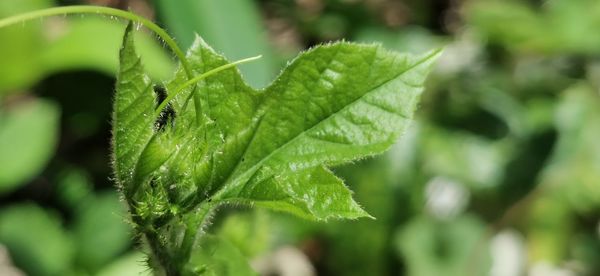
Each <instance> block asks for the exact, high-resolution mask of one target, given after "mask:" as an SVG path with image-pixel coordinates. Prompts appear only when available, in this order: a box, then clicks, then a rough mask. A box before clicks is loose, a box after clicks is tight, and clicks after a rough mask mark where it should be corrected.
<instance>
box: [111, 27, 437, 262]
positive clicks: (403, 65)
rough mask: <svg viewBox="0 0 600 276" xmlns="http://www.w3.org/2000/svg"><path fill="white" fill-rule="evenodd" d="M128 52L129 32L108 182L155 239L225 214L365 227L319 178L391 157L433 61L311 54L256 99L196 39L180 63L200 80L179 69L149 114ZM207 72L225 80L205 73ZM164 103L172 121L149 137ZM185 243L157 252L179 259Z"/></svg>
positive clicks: (145, 82) (148, 96)
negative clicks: (252, 212)
mask: <svg viewBox="0 0 600 276" xmlns="http://www.w3.org/2000/svg"><path fill="white" fill-rule="evenodd" d="M134 48H135V47H134V41H133V36H132V35H131V25H130V26H129V27H128V28H127V31H126V34H125V37H124V41H123V48H122V49H121V54H120V60H121V69H120V72H119V75H118V82H117V92H116V97H115V111H114V117H113V128H114V129H113V135H114V140H113V147H114V168H115V176H116V179H117V181H118V183H119V185H120V187H121V188H122V190H123V191H124V192H125V195H126V198H127V199H128V201H129V202H130V205H131V206H132V210H131V211H132V214H133V216H134V220H135V222H136V223H137V224H139V226H140V227H142V230H144V229H145V230H149V229H151V231H157V232H158V235H159V236H162V237H164V239H169V237H174V236H177V235H184V236H185V235H187V234H188V233H189V232H190V230H189V228H193V227H195V228H198V227H202V226H203V225H205V224H207V222H206V221H207V220H208V217H210V213H211V212H212V210H214V209H215V208H216V207H218V206H221V205H228V204H229V205H250V206H251V205H256V206H262V207H266V208H270V209H273V210H278V211H284V212H289V213H292V214H295V215H298V216H302V217H305V218H309V219H314V220H327V219H331V218H350V219H355V218H360V217H369V215H368V214H367V212H365V211H364V210H363V209H361V207H360V206H359V204H358V203H356V202H355V201H354V200H353V199H352V192H351V191H350V190H349V189H348V188H347V187H346V186H345V185H344V183H343V181H342V180H341V179H339V178H337V177H336V176H335V175H333V173H332V172H331V171H330V170H329V169H327V167H329V166H335V165H339V164H343V163H347V162H350V161H352V160H357V159H360V158H365V157H368V156H372V155H375V154H379V153H382V152H383V151H385V150H386V149H387V148H388V147H390V146H391V145H392V144H393V143H394V142H395V141H396V140H397V139H398V137H399V136H400V135H401V133H402V132H403V131H404V130H405V129H406V127H407V125H408V124H409V122H410V120H411V118H412V116H413V113H414V111H415V108H416V105H417V102H418V99H419V96H420V94H421V93H422V91H423V83H424V81H425V78H426V76H427V73H428V72H429V70H430V68H431V65H432V63H433V62H434V60H435V59H436V58H437V57H438V56H439V54H440V51H439V50H437V51H432V52H430V53H427V54H425V55H422V56H412V55H407V54H399V53H394V52H390V51H387V50H384V49H383V48H382V47H381V46H379V45H364V44H353V43H347V42H337V43H332V44H327V45H321V46H318V47H315V48H312V49H310V50H308V51H306V52H304V53H302V54H300V55H299V56H298V57H297V58H296V59H295V60H293V61H292V62H291V63H290V64H289V65H288V66H287V67H286V68H285V69H284V70H283V71H282V73H281V74H280V75H279V77H278V78H277V79H276V80H275V81H274V82H273V83H272V84H271V85H269V86H268V87H267V88H265V89H262V90H255V89H253V88H251V87H250V86H248V85H247V84H246V83H245V82H244V81H243V79H242V77H241V76H240V73H239V71H238V70H237V69H235V68H228V67H233V66H232V65H229V64H230V63H229V62H228V61H227V60H226V59H225V58H224V57H223V56H221V55H219V54H217V53H216V52H215V51H214V50H213V49H211V48H210V47H209V46H208V45H206V43H204V41H203V40H202V39H200V38H197V39H196V42H195V43H194V44H193V46H192V47H191V49H190V50H189V52H188V54H187V60H188V63H189V64H190V66H191V69H192V71H193V73H194V75H196V76H204V77H201V78H200V77H199V78H196V79H194V80H195V83H194V85H190V84H189V83H186V82H188V79H187V77H186V74H185V72H184V71H183V70H182V69H180V70H179V71H178V72H177V74H176V76H175V77H174V79H173V80H171V81H169V82H167V83H165V84H164V85H165V87H166V92H167V94H168V95H169V96H168V98H167V101H165V102H163V104H161V105H160V106H157V104H156V102H157V101H156V94H155V93H154V92H153V86H154V85H155V84H153V83H151V81H150V78H149V77H148V76H147V75H146V74H145V73H144V68H143V65H142V62H141V60H140V58H139V57H138V56H137V54H136V52H135V49H134ZM216 68H225V69H224V70H220V71H219V72H217V73H214V74H210V75H208V74H207V72H214V70H215V69H216ZM203 74H207V75H203ZM196 81H197V82H196ZM167 102H168V106H169V108H172V110H173V112H174V114H176V116H173V117H172V118H174V119H173V122H172V123H169V124H165V125H162V127H163V128H164V129H161V131H157V129H156V128H155V122H156V120H157V117H158V116H160V112H161V111H162V110H163V108H164V107H165V106H166V105H167ZM188 103H189V104H188ZM155 109H156V110H155ZM157 115H158V116H157ZM198 213H200V214H201V215H198ZM165 225H168V226H169V227H165ZM192 231H193V232H194V234H193V235H195V231H196V229H192ZM143 232H144V231H143ZM181 232H185V234H181ZM178 233H179V234H178ZM185 239H186V238H185V237H184V238H183V240H185ZM185 243H186V242H185V241H179V244H177V243H176V245H175V246H174V245H169V246H170V247H174V248H167V249H165V251H166V252H163V253H164V254H166V255H167V256H170V254H171V255H177V254H181V251H182V250H183V251H185V250H187V249H185V247H186V246H188V245H186V244H185ZM164 246H165V247H168V246H166V245H164ZM182 248H183V249H182ZM184 254H187V253H184ZM186 256H188V257H189V254H187V255H186ZM167 269H168V268H167ZM174 269H176V268H174Z"/></svg>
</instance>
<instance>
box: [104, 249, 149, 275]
mask: <svg viewBox="0 0 600 276" xmlns="http://www.w3.org/2000/svg"><path fill="white" fill-rule="evenodd" d="M146 259H147V256H145V255H144V254H142V253H141V252H138V251H134V252H132V253H129V254H127V255H125V256H123V257H121V258H119V259H117V260H116V261H114V262H112V263H111V264H109V265H107V266H105V267H104V268H103V269H102V270H101V271H100V272H98V274H96V275H98V276H114V275H120V276H140V275H144V276H145V275H152V274H151V273H150V271H148V267H147V266H146V264H145V263H144V262H145V261H146Z"/></svg>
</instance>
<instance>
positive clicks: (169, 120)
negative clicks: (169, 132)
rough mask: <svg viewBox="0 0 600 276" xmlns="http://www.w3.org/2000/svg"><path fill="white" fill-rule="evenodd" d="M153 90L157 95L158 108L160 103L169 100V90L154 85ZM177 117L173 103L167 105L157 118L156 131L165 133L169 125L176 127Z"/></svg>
mask: <svg viewBox="0 0 600 276" xmlns="http://www.w3.org/2000/svg"><path fill="white" fill-rule="evenodd" d="M153 88H154V93H156V107H157V108H158V106H159V105H160V103H162V102H163V101H164V100H166V99H167V89H165V87H164V86H162V85H154V87H153ZM175 116H176V114H175V109H173V106H172V105H171V103H167V105H166V106H165V108H163V110H161V111H160V115H158V118H156V121H155V122H154V129H155V130H156V131H164V130H165V126H166V125H167V124H170V125H171V127H173V126H174V125H175Z"/></svg>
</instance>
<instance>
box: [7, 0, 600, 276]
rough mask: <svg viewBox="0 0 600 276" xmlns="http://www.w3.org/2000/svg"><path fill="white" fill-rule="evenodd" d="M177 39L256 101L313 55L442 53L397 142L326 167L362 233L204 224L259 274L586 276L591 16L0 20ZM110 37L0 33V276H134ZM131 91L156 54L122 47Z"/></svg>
mask: <svg viewBox="0 0 600 276" xmlns="http://www.w3.org/2000/svg"><path fill="white" fill-rule="evenodd" d="M71 4H93V5H107V6H112V7H116V8H123V9H131V10H132V11H134V12H136V13H139V14H142V15H144V16H146V17H148V18H152V19H154V20H155V21H157V22H158V23H159V24H160V25H162V26H163V27H165V28H166V29H167V30H168V31H169V32H170V33H171V34H173V35H174V36H175V37H176V39H177V41H178V43H180V45H181V46H182V47H184V48H186V47H188V46H189V45H190V43H191V41H192V40H193V38H194V33H198V34H200V35H201V36H202V37H203V38H204V39H205V40H206V41H208V43H209V44H210V45H212V46H213V47H214V48H215V49H217V51H219V52H222V53H224V54H225V55H226V56H227V57H228V58H230V59H232V60H233V59H239V58H244V57H249V56H254V55H257V54H262V55H263V56H264V57H263V58H262V59H261V60H259V61H258V62H254V63H251V64H245V65H242V67H241V70H242V72H243V73H244V76H245V78H246V79H247V81H248V82H249V83H251V84H252V85H253V86H255V87H264V86H266V85H268V83H269V82H270V81H271V80H272V79H273V78H274V77H275V76H276V74H277V73H278V71H279V70H280V68H282V67H283V66H284V65H285V63H286V61H287V60H289V59H291V58H293V57H294V56H295V55H296V54H297V53H298V52H299V51H301V50H303V49H306V48H308V47H311V46H313V45H316V44H319V43H324V42H327V41H332V40H339V39H346V40H349V41H360V42H368V43H370V42H376V43H382V44H383V45H384V46H385V47H387V48H389V49H393V50H398V51H408V52H414V53H420V52H424V51H426V50H429V49H432V48H434V47H439V46H445V53H444V55H443V56H442V58H441V59H440V61H439V62H438V64H437V67H436V69H435V70H434V72H433V73H432V75H431V76H430V78H429V81H428V85H427V89H426V91H425V93H424V96H423V99H422V103H421V105H420V108H419V111H418V112H417V113H418V115H417V119H416V120H415V122H414V123H413V124H412V126H411V128H410V129H409V131H408V133H406V134H405V135H404V136H403V137H402V139H401V140H400V141H399V142H398V143H397V145H395V146H394V147H393V148H392V149H391V150H390V151H389V152H388V153H386V154H385V155H383V156H380V157H377V158H373V159H369V160H363V161H361V162H357V163H355V164H351V165H348V166H344V167H341V168H336V171H337V173H338V175H340V176H341V177H343V178H344V179H345V180H346V182H347V184H348V186H350V187H351V189H352V190H354V191H355V197H356V199H357V200H358V202H360V203H361V204H362V205H363V206H364V208H365V209H366V210H367V211H368V212H369V213H370V214H372V215H373V216H375V217H376V218H377V219H376V220H369V219H361V220H357V221H333V222H330V223H313V222H309V221H304V220H301V219H297V218H295V217H291V216H289V215H285V214H276V213H271V212H266V211H264V210H246V209H230V210H223V211H222V212H221V213H220V214H219V215H218V216H217V218H215V224H214V225H213V227H212V228H211V229H210V231H211V232H213V233H215V234H217V235H219V236H221V237H222V238H224V239H226V240H228V241H229V242H230V243H231V244H233V245H235V247H236V248H237V250H239V252H240V253H241V254H243V255H244V256H246V257H247V258H248V260H249V261H250V263H251V265H252V266H253V267H254V269H255V270H257V271H258V272H260V273H261V274H263V275H415V276H429V275H450V276H452V275H491V276H511V275H515V276H518V275H530V276H546V275H551V276H552V275H561V276H563V275H568V276H570V275H600V143H599V142H598V141H599V140H598V139H599V138H598V137H600V93H599V91H600V33H599V32H598V30H600V1H597V0H547V1H543V0H522V1H518V0H471V1H469V0H362V1H361V0H256V1H250V0H178V1H172V0H171V1H169V0H154V1H141V0H139V1H138V0H132V1H111V0H103V1H102V0H89V1H75V0H64V1H57V0H56V1H54V0H2V1H0V18H3V17H7V16H10V15H14V14H18V13H21V12H26V11H30V10H36V9H42V8H47V7H52V6H58V5H71ZM123 31H124V22H122V21H120V20H117V19H114V18H110V17H103V16H89V15H87V16H68V17H64V16H62V17H60V16H59V17H51V18H45V19H42V20H34V21H31V22H28V23H24V24H20V25H16V26H12V27H9V28H4V29H1V30H0V42H2V43H0V275H140V273H141V274H142V275H145V274H148V273H149V271H148V269H147V268H145V267H144V263H143V262H144V258H145V257H144V254H143V253H142V250H141V248H140V246H139V244H140V241H139V238H138V237H134V236H133V235H132V233H131V229H130V226H129V224H128V218H127V216H126V213H125V212H124V206H123V205H122V204H121V203H120V201H119V197H118V195H117V194H116V190H115V188H114V183H113V181H111V172H110V152H109V142H110V111H111V103H112V92H113V89H114V82H115V80H114V76H115V72H116V69H117V64H118V63H117V51H118V48H119V46H120V39H121V37H122V34H123ZM137 35H139V39H138V48H139V51H140V52H141V54H142V58H143V62H144V65H145V67H146V69H147V70H148V72H149V74H150V75H151V76H152V77H153V78H155V79H156V80H163V79H166V78H169V76H170V75H171V73H172V71H173V69H174V66H175V63H174V60H173V58H172V55H171V54H170V53H168V51H167V50H166V49H165V48H164V47H163V45H162V44H161V43H160V42H158V41H157V39H155V38H154V37H152V36H151V35H148V34H147V32H144V31H143V30H142V31H140V32H138V34H137Z"/></svg>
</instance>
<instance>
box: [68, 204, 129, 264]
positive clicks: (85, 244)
mask: <svg viewBox="0 0 600 276" xmlns="http://www.w3.org/2000/svg"><path fill="white" fill-rule="evenodd" d="M123 207H124V206H122V205H121V202H119V198H118V196H117V194H116V193H100V194H98V195H94V196H92V195H90V198H88V199H87V200H86V201H85V202H83V203H82V204H81V205H80V206H78V208H77V214H76V217H75V218H76V220H75V223H74V227H73V233H74V238H75V241H76V242H77V253H78V254H77V257H76V262H77V264H79V265H81V266H82V267H84V268H85V269H86V270H87V271H88V272H96V271H98V270H99V269H100V268H101V267H102V266H104V265H106V264H107V263H108V262H110V261H111V260H112V259H113V258H114V257H116V256H117V255H118V254H120V253H123V252H124V251H126V249H127V247H128V246H129V245H130V243H131V237H130V234H129V231H130V227H129V225H127V224H126V223H125V219H124V216H125V208H123Z"/></svg>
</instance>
